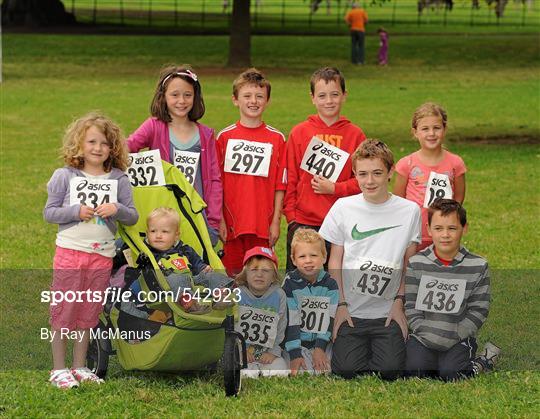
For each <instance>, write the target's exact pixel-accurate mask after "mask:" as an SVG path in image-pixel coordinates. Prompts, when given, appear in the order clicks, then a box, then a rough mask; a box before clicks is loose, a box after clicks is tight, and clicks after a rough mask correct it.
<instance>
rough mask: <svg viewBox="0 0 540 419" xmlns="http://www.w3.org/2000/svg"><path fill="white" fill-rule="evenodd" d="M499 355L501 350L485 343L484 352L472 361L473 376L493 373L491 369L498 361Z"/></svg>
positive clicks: (489, 343)
mask: <svg viewBox="0 0 540 419" xmlns="http://www.w3.org/2000/svg"><path fill="white" fill-rule="evenodd" d="M500 353H501V348H499V347H498V346H496V345H494V344H493V343H491V342H486V345H485V346H484V350H483V351H482V353H481V354H480V355H479V356H477V357H476V358H475V359H474V361H473V370H474V374H475V375H478V374H480V373H481V372H482V371H484V372H489V371H493V367H494V366H495V364H496V362H497V360H498V359H499V355H500Z"/></svg>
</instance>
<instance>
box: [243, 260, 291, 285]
mask: <svg viewBox="0 0 540 419" xmlns="http://www.w3.org/2000/svg"><path fill="white" fill-rule="evenodd" d="M263 259H264V260H267V261H268V262H270V263H271V264H272V267H273V268H274V279H273V280H272V283H273V284H278V285H279V284H281V279H280V278H279V273H278V268H277V266H276V264H275V263H274V262H273V261H271V260H270V259H268V258H266V257H264V256H259V255H256V256H253V257H250V258H249V259H248V260H247V262H246V264H245V265H244V267H243V268H242V272H240V273H239V274H238V275H236V278H235V279H234V281H235V282H236V284H237V285H245V286H247V285H248V283H247V271H248V269H249V267H250V265H251V264H252V263H253V262H255V261H258V260H263Z"/></svg>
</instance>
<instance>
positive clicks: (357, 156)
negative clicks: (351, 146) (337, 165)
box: [351, 138, 394, 171]
mask: <svg viewBox="0 0 540 419" xmlns="http://www.w3.org/2000/svg"><path fill="white" fill-rule="evenodd" d="M351 159H352V166H353V170H355V169H356V162H357V161H358V160H362V159H381V160H382V161H383V163H384V165H385V166H386V169H387V170H388V171H390V169H391V168H392V166H393V165H394V155H393V154H392V151H391V150H390V149H389V148H388V146H387V145H386V144H385V143H383V142H382V141H380V140H377V139H373V138H368V139H366V140H365V141H363V142H362V144H360V145H359V146H358V148H357V149H356V151H355V152H354V154H353V155H352V158H351Z"/></svg>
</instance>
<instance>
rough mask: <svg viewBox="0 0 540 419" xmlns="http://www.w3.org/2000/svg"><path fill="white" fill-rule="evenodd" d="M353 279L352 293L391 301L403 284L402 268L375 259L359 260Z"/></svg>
mask: <svg viewBox="0 0 540 419" xmlns="http://www.w3.org/2000/svg"><path fill="white" fill-rule="evenodd" d="M349 275H350V276H351V278H352V284H351V285H352V286H351V288H352V291H353V292H355V293H357V294H363V295H368V296H370V297H376V298H385V299H391V298H394V297H395V295H396V292H397V290H398V289H399V285H400V283H401V266H400V265H396V264H394V263H391V262H385V261H382V260H377V259H373V258H358V259H357V264H356V269H354V272H353V274H352V275H351V274H349Z"/></svg>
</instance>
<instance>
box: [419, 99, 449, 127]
mask: <svg viewBox="0 0 540 419" xmlns="http://www.w3.org/2000/svg"><path fill="white" fill-rule="evenodd" d="M428 116H438V117H439V118H441V121H442V124H443V126H444V127H445V128H446V123H447V121H448V117H447V115H446V111H445V110H444V109H443V108H442V107H441V106H439V105H437V104H436V103H432V102H427V103H424V104H423V105H420V106H419V107H418V108H416V110H415V111H414V114H413V117H412V121H411V126H412V127H413V128H414V129H416V128H417V127H418V121H419V120H420V119H422V118H426V117H428Z"/></svg>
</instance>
